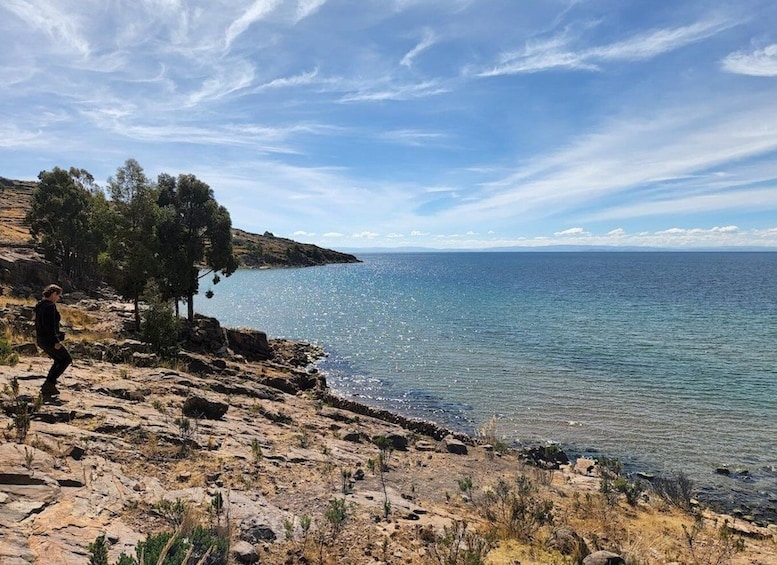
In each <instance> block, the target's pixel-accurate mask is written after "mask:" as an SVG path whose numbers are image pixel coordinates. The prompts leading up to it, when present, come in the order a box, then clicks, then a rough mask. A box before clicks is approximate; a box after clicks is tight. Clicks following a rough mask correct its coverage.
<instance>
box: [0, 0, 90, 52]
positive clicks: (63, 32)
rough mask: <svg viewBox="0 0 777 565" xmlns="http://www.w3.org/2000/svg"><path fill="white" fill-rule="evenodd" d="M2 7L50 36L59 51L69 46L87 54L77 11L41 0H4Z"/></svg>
mask: <svg viewBox="0 0 777 565" xmlns="http://www.w3.org/2000/svg"><path fill="white" fill-rule="evenodd" d="M3 8H5V9H6V10H9V11H10V12H12V13H13V14H14V15H16V16H17V17H18V18H20V19H21V20H23V21H24V22H26V23H27V24H28V25H29V26H30V27H31V28H32V29H37V30H40V31H43V32H45V33H46V34H48V35H49V36H51V38H52V40H53V41H54V42H55V43H56V44H57V46H58V47H59V51H60V52H61V51H62V48H63V47H70V48H71V49H72V50H73V51H75V52H76V53H78V54H79V55H81V56H83V57H86V56H87V55H89V52H90V46H89V41H88V40H87V39H86V37H85V36H84V34H83V33H82V30H81V24H80V22H79V21H78V17H77V16H76V15H75V14H77V11H63V10H61V9H59V6H58V5H57V4H56V3H53V2H47V1H41V0H29V1H26V0H5V1H4V2H3Z"/></svg>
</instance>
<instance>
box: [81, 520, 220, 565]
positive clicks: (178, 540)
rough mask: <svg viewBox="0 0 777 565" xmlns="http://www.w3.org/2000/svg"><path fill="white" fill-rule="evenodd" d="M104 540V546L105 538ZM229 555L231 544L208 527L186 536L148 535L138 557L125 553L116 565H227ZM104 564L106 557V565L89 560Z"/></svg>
mask: <svg viewBox="0 0 777 565" xmlns="http://www.w3.org/2000/svg"><path fill="white" fill-rule="evenodd" d="M101 537H102V538H103V541H102V543H103V544H104V541H105V540H104V536H101ZM171 540H172V541H171ZM99 541H100V538H97V540H95V543H94V544H90V545H89V550H90V551H93V550H92V547H93V546H95V547H97V545H98V542H99ZM208 552H210V553H208ZM228 552H229V542H228V541H227V540H226V539H223V538H221V537H219V536H217V535H215V534H214V533H212V532H211V531H210V530H209V529H208V528H205V527H203V526H197V527H195V528H194V529H193V530H192V531H191V532H190V533H189V535H188V536H186V537H182V536H179V535H178V534H174V533H170V532H161V533H158V534H149V536H148V537H147V538H146V540H145V541H141V542H139V543H138V545H137V547H136V548H135V557H131V556H129V555H127V554H126V553H122V554H121V555H120V556H119V559H118V561H116V565H158V564H161V565H195V564H198V563H200V562H202V563H203V564H204V565H226V563H227V554H228ZM206 553H207V554H208V556H207V557H205V554H206ZM160 558H161V561H160ZM203 558H204V561H203ZM103 563H105V565H107V554H106V561H104V562H103V561H95V562H94V563H92V562H91V561H90V565H102V564H103Z"/></svg>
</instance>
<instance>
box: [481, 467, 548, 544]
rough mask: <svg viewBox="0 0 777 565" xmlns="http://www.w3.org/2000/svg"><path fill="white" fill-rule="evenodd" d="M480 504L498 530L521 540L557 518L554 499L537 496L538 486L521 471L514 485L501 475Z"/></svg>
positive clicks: (531, 536) (530, 536)
mask: <svg viewBox="0 0 777 565" xmlns="http://www.w3.org/2000/svg"><path fill="white" fill-rule="evenodd" d="M480 507H481V513H482V514H483V516H484V517H485V518H486V520H488V521H489V522H490V523H491V528H492V531H493V532H494V533H495V534H496V533H501V534H502V535H504V536H507V537H511V538H515V539H517V540H519V541H528V540H531V539H533V538H534V536H535V534H536V533H537V531H538V530H539V529H540V528H541V527H543V526H545V525H552V524H553V521H554V517H553V502H552V501H550V500H544V499H543V498H541V497H539V496H537V489H536V487H535V486H534V484H533V483H532V481H531V480H530V479H529V478H528V477H527V476H526V475H520V476H519V477H518V478H517V479H516V481H515V484H514V485H511V484H510V483H509V482H507V481H505V480H504V479H499V481H498V482H497V484H496V485H494V486H493V487H492V488H490V489H489V490H487V491H486V493H485V495H484V497H483V501H482V502H481V504H480Z"/></svg>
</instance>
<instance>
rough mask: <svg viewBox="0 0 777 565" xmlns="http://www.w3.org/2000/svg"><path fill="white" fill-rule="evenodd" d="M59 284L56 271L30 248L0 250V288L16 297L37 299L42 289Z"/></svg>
mask: <svg viewBox="0 0 777 565" xmlns="http://www.w3.org/2000/svg"><path fill="white" fill-rule="evenodd" d="M52 282H60V284H62V282H61V281H59V279H58V269H57V268H56V267H55V266H54V265H52V264H51V263H49V262H48V261H45V260H44V259H43V257H41V255H40V254H39V253H38V252H37V251H35V250H33V249H31V248H21V247H16V248H5V249H0V286H3V287H6V288H8V289H9V294H13V295H16V296H30V297H38V296H39V295H40V293H41V290H42V289H43V287H45V286H46V285H48V284H51V283H52Z"/></svg>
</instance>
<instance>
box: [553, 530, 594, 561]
mask: <svg viewBox="0 0 777 565" xmlns="http://www.w3.org/2000/svg"><path fill="white" fill-rule="evenodd" d="M546 544H547V546H548V547H549V548H550V549H554V550H556V551H558V552H559V553H561V554H562V555H572V554H573V553H576V554H577V555H587V554H588V553H589V549H588V546H587V545H586V543H585V541H584V540H583V538H581V537H580V536H579V535H578V534H577V532H575V531H574V530H573V529H572V528H569V527H566V526H563V527H561V528H557V529H556V530H554V531H553V533H552V534H551V535H550V537H549V538H548V541H547V542H546ZM581 550H582V551H581Z"/></svg>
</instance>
